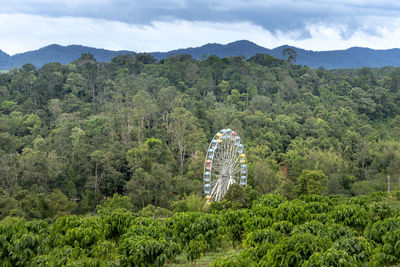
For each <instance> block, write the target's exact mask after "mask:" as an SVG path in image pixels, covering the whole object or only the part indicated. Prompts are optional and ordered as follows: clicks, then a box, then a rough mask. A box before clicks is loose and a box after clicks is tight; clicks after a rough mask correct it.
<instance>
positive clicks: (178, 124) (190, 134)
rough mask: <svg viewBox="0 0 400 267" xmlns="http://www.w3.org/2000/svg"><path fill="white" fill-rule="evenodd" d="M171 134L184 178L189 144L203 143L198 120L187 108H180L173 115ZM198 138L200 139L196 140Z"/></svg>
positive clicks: (181, 174)
mask: <svg viewBox="0 0 400 267" xmlns="http://www.w3.org/2000/svg"><path fill="white" fill-rule="evenodd" d="M170 126H171V127H170V133H171V134H172V136H173V139H174V141H175V143H176V144H177V146H178V161H179V174H180V176H183V167H184V161H185V156H186V152H187V149H188V146H189V143H192V142H196V141H202V138H201V137H200V138H199V134H201V132H200V130H199V129H198V127H197V125H196V118H195V117H193V116H192V114H191V113H190V112H189V111H188V110H186V109H185V108H181V107H178V108H176V109H175V110H174V111H173V112H172V114H171V125H170ZM196 138H198V139H197V140H196Z"/></svg>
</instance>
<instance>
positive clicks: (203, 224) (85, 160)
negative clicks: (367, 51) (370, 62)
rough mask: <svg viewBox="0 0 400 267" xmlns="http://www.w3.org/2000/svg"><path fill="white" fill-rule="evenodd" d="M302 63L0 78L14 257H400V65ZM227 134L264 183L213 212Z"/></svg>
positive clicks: (114, 260)
mask: <svg viewBox="0 0 400 267" xmlns="http://www.w3.org/2000/svg"><path fill="white" fill-rule="evenodd" d="M289 59H290V58H289ZM292 63H293V58H291V59H290V60H286V61H284V60H280V59H276V58H273V57H271V56H269V55H261V54H258V55H256V56H254V57H252V58H250V59H248V60H245V59H244V58H243V57H229V58H223V59H221V58H218V57H216V56H210V57H208V58H204V59H203V60H200V61H197V60H194V59H193V58H191V57H190V56H188V55H178V56H174V57H169V58H167V59H165V60H161V61H157V60H155V59H154V58H153V57H151V56H149V55H137V56H132V55H120V56H117V57H115V58H114V59H112V60H111V62H109V63H98V62H96V61H95V59H94V57H93V56H92V55H90V54H83V55H82V56H81V58H79V59H78V60H76V61H73V62H71V63H70V64H68V65H65V66H64V65H61V64H58V63H51V64H46V65H44V66H43V67H42V68H40V69H36V68H35V67H34V66H33V65H31V64H26V65H24V66H23V67H22V68H21V69H15V70H11V71H9V72H6V73H0V111H1V115H0V219H2V221H0V261H1V262H2V263H3V265H4V266H32V265H33V266H36V265H38V266H46V265H49V266H61V265H67V266H118V265H125V266H129V265H132V266H151V265H155V266H161V265H164V264H166V263H167V264H173V263H178V264H179V263H182V262H183V260H182V257H184V258H186V260H187V261H188V262H193V261H195V260H196V259H198V258H200V257H201V256H202V255H204V254H208V253H212V252H215V251H218V250H224V249H227V248H232V247H233V248H234V252H233V253H232V254H231V255H228V256H226V257H221V258H217V259H215V260H213V263H212V264H211V265H212V266H251V264H253V265H254V266H257V265H260V266H301V265H303V266H321V265H323V264H325V265H326V266H339V265H340V264H341V266H354V265H357V264H358V265H360V264H363V263H367V262H370V263H372V264H375V265H385V264H394V263H396V262H399V261H400V254H399V251H400V249H399V246H400V241H399V239H400V232H399V231H400V219H399V218H400V217H399V216H400V212H399V209H400V207H399V206H400V205H399V201H400V193H399V191H395V190H396V189H397V188H398V187H399V186H400V185H399V179H400V150H399V148H400V106H399V100H400V69H399V68H391V67H387V68H382V69H370V68H363V69H349V70H324V69H310V68H308V67H303V66H300V65H294V64H292ZM228 127H229V128H231V129H234V130H235V131H237V132H238V133H239V134H240V136H241V137H242V140H243V144H244V146H245V149H246V155H247V161H248V177H249V179H248V184H249V185H248V186H247V187H245V188H243V187H241V186H239V185H237V186H236V185H234V186H232V187H231V189H230V190H229V191H228V193H227V195H226V197H225V199H224V200H223V201H221V202H220V203H216V202H213V203H212V204H211V206H210V207H209V209H208V210H206V211H204V209H203V207H204V203H205V202H204V201H205V200H204V198H203V195H202V194H203V192H202V191H203V182H202V181H203V164H204V158H205V152H206V149H207V146H208V143H209V142H210V139H211V138H212V136H214V134H215V133H217V132H218V131H219V130H220V129H223V128H228ZM388 176H390V177H391V182H392V184H391V187H392V190H393V193H392V194H390V193H385V192H378V191H386V190H387V177H388ZM363 194H368V195H363ZM387 233H390V234H387ZM224 254H226V253H224Z"/></svg>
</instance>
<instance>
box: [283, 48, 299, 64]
mask: <svg viewBox="0 0 400 267" xmlns="http://www.w3.org/2000/svg"><path fill="white" fill-rule="evenodd" d="M282 56H283V57H287V59H286V61H287V62H288V63H289V64H293V63H294V62H296V58H297V53H296V51H295V50H293V49H292V48H290V47H288V48H285V49H283V51H282Z"/></svg>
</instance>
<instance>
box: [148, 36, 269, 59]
mask: <svg viewBox="0 0 400 267" xmlns="http://www.w3.org/2000/svg"><path fill="white" fill-rule="evenodd" d="M269 51H270V50H269V49H267V48H264V47H261V46H259V45H256V44H255V43H252V42H249V41H245V40H242V41H236V42H233V43H229V44H226V45H222V44H206V45H203V46H200V47H194V48H193V47H190V48H185V49H178V50H172V51H169V52H164V53H163V52H153V53H150V54H151V55H152V56H154V57H155V58H157V59H158V60H160V59H164V58H166V57H168V56H172V55H179V54H189V55H191V56H192V57H193V58H195V59H202V57H203V56H204V55H207V56H209V55H216V56H218V57H221V58H224V57H229V56H239V55H242V56H244V57H245V58H249V57H252V56H254V55H255V54H257V53H261V54H265V53H268V52H269Z"/></svg>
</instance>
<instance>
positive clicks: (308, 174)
mask: <svg viewBox="0 0 400 267" xmlns="http://www.w3.org/2000/svg"><path fill="white" fill-rule="evenodd" d="M327 182H328V177H327V176H326V175H325V174H324V173H323V172H322V171H320V170H313V171H310V170H303V171H302V173H301V175H300V176H299V178H298V179H297V192H298V193H299V194H301V195H308V194H323V193H325V192H326V189H327V188H326V183H327Z"/></svg>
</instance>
